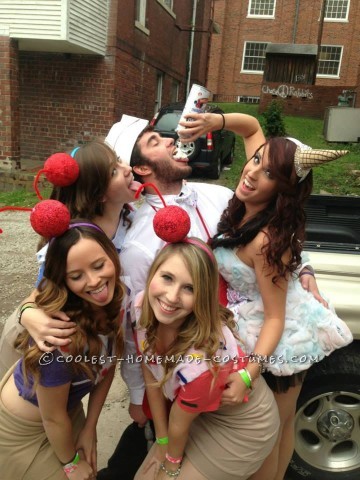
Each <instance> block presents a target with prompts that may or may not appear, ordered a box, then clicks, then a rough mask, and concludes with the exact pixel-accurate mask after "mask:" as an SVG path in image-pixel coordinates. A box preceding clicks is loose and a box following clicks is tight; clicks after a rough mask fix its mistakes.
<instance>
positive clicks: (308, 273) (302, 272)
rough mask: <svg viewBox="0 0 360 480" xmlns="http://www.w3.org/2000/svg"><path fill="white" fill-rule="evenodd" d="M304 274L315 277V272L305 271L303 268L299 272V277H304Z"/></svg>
mask: <svg viewBox="0 0 360 480" xmlns="http://www.w3.org/2000/svg"><path fill="white" fill-rule="evenodd" d="M303 275H311V276H312V277H314V278H315V273H313V272H309V271H306V272H304V270H302V271H301V272H300V273H299V277H302V276H303Z"/></svg>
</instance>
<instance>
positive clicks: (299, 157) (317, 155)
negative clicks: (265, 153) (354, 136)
mask: <svg viewBox="0 0 360 480" xmlns="http://www.w3.org/2000/svg"><path fill="white" fill-rule="evenodd" d="M286 138H287V139H288V140H290V141H291V142H293V143H295V145H296V146H297V147H296V150H295V155H294V166H295V172H296V175H297V176H298V177H300V178H299V183H301V182H302V181H303V180H305V178H306V177H307V175H308V174H309V173H310V170H311V169H312V168H313V167H316V166H318V165H324V164H325V163H328V162H331V161H332V160H336V159H337V158H340V157H343V156H344V155H346V154H347V153H349V151H348V150H325V149H323V150H321V149H313V148H311V147H309V145H305V144H304V143H301V142H300V141H299V140H297V139H296V138H292V137H286Z"/></svg>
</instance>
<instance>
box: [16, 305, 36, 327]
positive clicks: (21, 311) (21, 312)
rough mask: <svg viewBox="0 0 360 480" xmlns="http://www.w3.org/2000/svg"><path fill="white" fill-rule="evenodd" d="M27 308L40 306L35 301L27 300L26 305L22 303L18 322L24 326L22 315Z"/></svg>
mask: <svg viewBox="0 0 360 480" xmlns="http://www.w3.org/2000/svg"><path fill="white" fill-rule="evenodd" d="M27 308H38V307H37V305H36V303H35V302H26V303H24V305H21V307H20V310H19V312H18V314H17V321H18V324H19V325H21V326H22V323H21V317H22V314H23V313H24V312H25V310H26V309H27Z"/></svg>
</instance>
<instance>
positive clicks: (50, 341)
mask: <svg viewBox="0 0 360 480" xmlns="http://www.w3.org/2000/svg"><path fill="white" fill-rule="evenodd" d="M37 293H38V291H37V290H34V291H33V292H32V293H31V294H30V295H29V297H28V298H26V299H25V300H24V301H23V302H22V305H23V304H24V303H27V302H35V298H36V295H37ZM21 325H22V326H23V327H24V328H26V330H27V331H28V332H29V334H30V336H31V337H32V338H33V339H34V341H35V342H36V344H37V346H38V348H39V349H40V350H41V351H43V352H52V351H53V350H55V347H56V346H64V345H68V344H69V343H71V340H70V338H69V337H70V335H72V334H73V333H75V331H76V329H75V327H76V324H75V323H74V322H71V321H70V318H69V317H68V316H67V315H66V314H65V313H64V312H55V313H53V314H52V316H51V317H50V316H49V315H47V314H46V313H45V312H44V311H43V310H41V309H40V308H27V309H26V310H24V311H23V313H22V315H21ZM45 342H47V343H45ZM49 345H50V346H49Z"/></svg>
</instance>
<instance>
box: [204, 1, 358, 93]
mask: <svg viewBox="0 0 360 480" xmlns="http://www.w3.org/2000/svg"><path fill="white" fill-rule="evenodd" d="M249 1H250V0H248V1H242V2H239V1H238V0H217V1H216V2H215V14H214V18H215V21H216V22H218V23H219V24H220V27H221V35H217V36H214V37H213V41H212V45H211V52H210V64H209V78H208V86H209V88H210V89H211V90H212V91H213V92H214V93H215V94H218V95H231V96H239V95H243V96H246V95H247V96H260V91H261V84H262V81H263V75H262V74H261V73H260V74H257V73H251V74H249V73H242V72H241V69H242V61H243V51H244V44H245V42H246V41H252V42H273V43H297V44H318V38H319V18H320V12H321V4H322V0H301V1H300V2H299V5H300V8H299V12H298V17H296V9H295V5H296V1H295V0H277V2H276V12H275V18H273V19H265V18H248V17H247V14H248V5H249ZM359 23H360V2H359V1H352V2H350V11H349V21H348V22H324V25H323V32H322V39H321V44H322V45H339V46H343V47H344V48H343V55H342V61H341V70H340V78H319V77H317V79H316V85H319V86H334V87H337V86H339V85H340V86H345V87H343V88H345V89H349V88H350V86H353V85H359V77H360V73H359V65H360V29H359ZM359 101H360V100H359Z"/></svg>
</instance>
